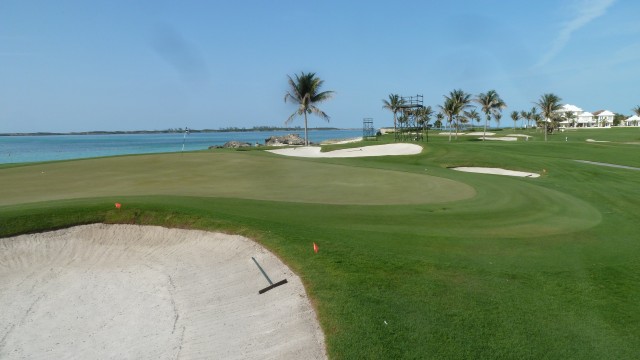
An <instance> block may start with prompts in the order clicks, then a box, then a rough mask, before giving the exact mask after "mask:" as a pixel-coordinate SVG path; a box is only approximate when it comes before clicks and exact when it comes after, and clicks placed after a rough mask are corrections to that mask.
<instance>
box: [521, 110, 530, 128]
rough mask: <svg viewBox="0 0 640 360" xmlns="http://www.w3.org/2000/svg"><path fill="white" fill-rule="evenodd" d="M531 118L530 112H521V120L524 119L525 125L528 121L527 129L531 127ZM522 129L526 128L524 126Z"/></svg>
mask: <svg viewBox="0 0 640 360" xmlns="http://www.w3.org/2000/svg"><path fill="white" fill-rule="evenodd" d="M530 118H531V115H530V114H529V113H528V112H526V111H524V110H522V111H520V119H522V122H523V123H524V121H525V120H527V127H529V119H530ZM522 127H524V124H522Z"/></svg>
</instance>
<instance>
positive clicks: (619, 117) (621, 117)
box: [613, 113, 627, 126]
mask: <svg viewBox="0 0 640 360" xmlns="http://www.w3.org/2000/svg"><path fill="white" fill-rule="evenodd" d="M626 119H627V117H626V116H624V115H623V114H618V113H615V115H614V116H613V126H620V124H621V123H622V122H623V121H625V120H626Z"/></svg>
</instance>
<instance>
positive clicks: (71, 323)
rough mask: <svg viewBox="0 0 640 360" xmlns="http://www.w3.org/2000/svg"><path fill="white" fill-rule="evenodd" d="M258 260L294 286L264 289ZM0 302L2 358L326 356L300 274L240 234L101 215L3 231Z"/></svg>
mask: <svg viewBox="0 0 640 360" xmlns="http://www.w3.org/2000/svg"><path fill="white" fill-rule="evenodd" d="M310 256H311V254H310ZM251 257H255V259H256V260H257V261H258V263H260V265H261V266H262V268H263V269H264V270H265V272H266V273H267V275H268V276H269V277H270V278H271V280H272V281H273V282H277V281H280V280H282V279H285V278H286V279H287V280H288V283H287V284H285V285H282V286H279V287H276V288H274V289H272V290H270V291H268V292H266V293H264V294H261V295H259V294H258V290H260V289H262V288H265V287H266V286H268V285H269V284H268V282H267V280H266V279H265V277H264V276H263V275H262V273H261V272H260V270H259V269H258V267H257V266H256V264H255V263H254V262H253V260H252V259H251ZM0 309H2V311H0V358H2V359H18V358H20V359H23V358H42V359H45V358H46V359H61V358H76V359H97V358H113V359H122V358H131V359H177V358H181V359H191V358H218V359H324V358H326V354H325V350H324V336H323V334H322V332H321V330H320V327H319V325H318V322H317V320H316V317H315V314H314V312H313V310H312V308H311V306H310V304H309V301H308V300H307V297H306V294H305V291H304V288H303V286H302V283H301V282H300V279H299V278H298V277H297V276H296V275H295V274H293V273H292V272H291V271H290V270H289V269H288V268H287V267H286V266H285V265H284V264H283V263H282V262H281V261H280V260H278V258H276V257H275V256H274V255H273V254H271V253H269V252H267V251H266V250H265V249H264V248H262V247H261V246H259V245H257V244H256V243H255V242H253V241H250V240H248V239H246V238H243V237H240V236H230V235H224V234H219V233H211V232H205V231H189V230H177V229H165V228H161V227H146V226H145V227H142V226H134V225H103V224H94V225H86V226H79V227H75V228H70V229H65V230H60V231H55V232H49V233H43V234H34V235H23V236H18V237H14V238H5V239H0Z"/></svg>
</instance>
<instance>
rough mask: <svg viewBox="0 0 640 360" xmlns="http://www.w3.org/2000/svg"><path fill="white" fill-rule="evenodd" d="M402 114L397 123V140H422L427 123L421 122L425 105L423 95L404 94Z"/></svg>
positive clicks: (401, 107)
mask: <svg viewBox="0 0 640 360" xmlns="http://www.w3.org/2000/svg"><path fill="white" fill-rule="evenodd" d="M401 99H402V105H401V106H400V113H401V115H400V116H399V117H398V120H397V124H396V132H395V140H396V141H422V139H423V130H424V128H425V125H426V124H421V123H420V121H419V120H420V111H421V109H422V108H423V107H424V100H423V96H422V95H416V96H402V97H401Z"/></svg>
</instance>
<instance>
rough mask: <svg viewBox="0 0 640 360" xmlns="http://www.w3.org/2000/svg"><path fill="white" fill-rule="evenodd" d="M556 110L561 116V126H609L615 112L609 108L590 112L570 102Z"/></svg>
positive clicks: (611, 124) (611, 123)
mask: <svg viewBox="0 0 640 360" xmlns="http://www.w3.org/2000/svg"><path fill="white" fill-rule="evenodd" d="M556 112H557V113H558V114H560V115H561V116H562V121H560V125H561V126H562V127H574V128H578V127H611V126H613V118H614V117H615V114H614V113H612V112H611V111H609V110H599V111H595V112H593V113H590V112H588V111H584V110H582V109H581V108H579V107H577V106H575V105H571V104H565V105H562V108H561V109H560V110H558V111H556Z"/></svg>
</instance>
